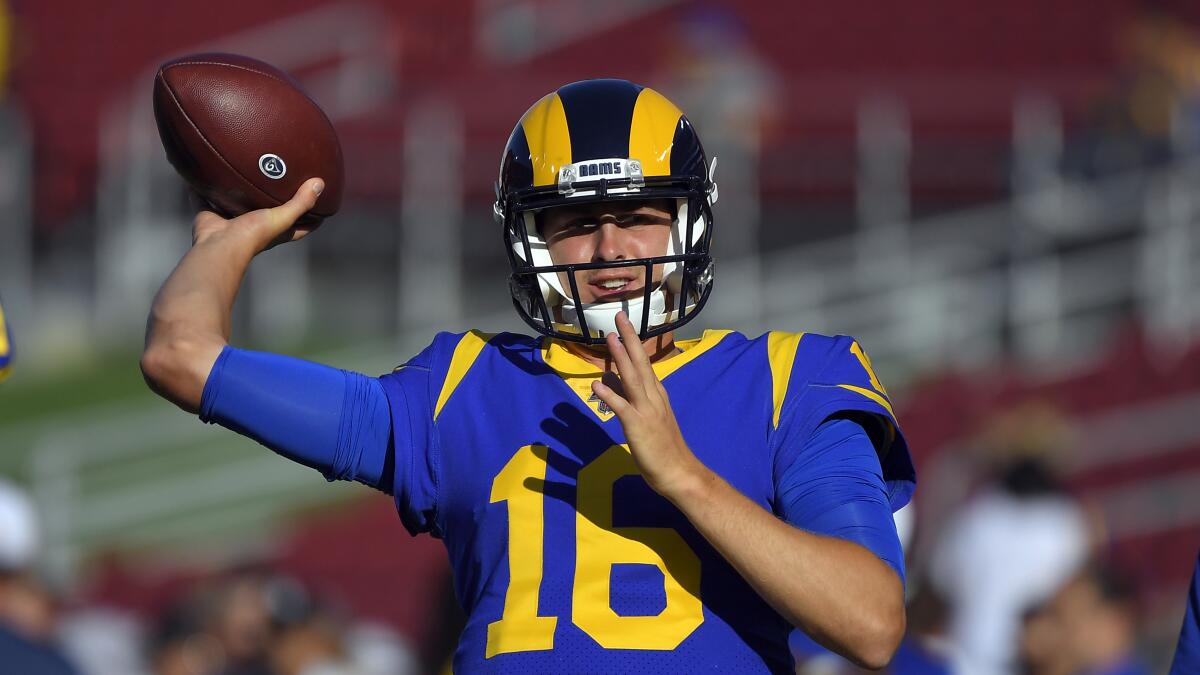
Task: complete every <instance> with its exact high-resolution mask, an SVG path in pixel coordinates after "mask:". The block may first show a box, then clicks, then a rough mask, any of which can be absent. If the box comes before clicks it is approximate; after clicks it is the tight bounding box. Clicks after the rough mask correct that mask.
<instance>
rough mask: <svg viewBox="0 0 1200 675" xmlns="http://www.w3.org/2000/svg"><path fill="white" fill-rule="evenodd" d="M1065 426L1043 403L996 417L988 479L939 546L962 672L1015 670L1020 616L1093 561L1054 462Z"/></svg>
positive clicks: (942, 585)
mask: <svg viewBox="0 0 1200 675" xmlns="http://www.w3.org/2000/svg"><path fill="white" fill-rule="evenodd" d="M1065 431H1066V429H1065V425H1064V424H1063V422H1062V421H1061V420H1060V419H1059V417H1058V416H1057V414H1056V413H1055V412H1054V411H1053V410H1051V409H1049V408H1046V407H1042V406H1036V405H1029V406H1024V407H1020V408H1017V409H1014V410H1013V411H1012V412H1009V413H1007V414H1005V415H1002V416H1000V417H998V418H997V419H996V420H995V421H994V423H993V424H992V425H991V427H990V429H989V430H988V432H987V433H986V434H985V438H984V442H983V444H982V449H983V450H984V456H983V459H984V462H985V465H986V472H987V476H988V480H987V483H986V484H985V486H984V487H983V488H982V489H981V490H980V491H979V492H978V493H977V494H976V495H975V496H974V497H972V498H970V499H969V500H968V501H967V503H966V505H965V506H964V507H963V508H962V509H961V510H960V511H959V512H958V513H957V515H956V517H954V518H953V519H952V520H951V522H950V524H949V526H948V527H947V528H946V529H945V530H944V531H943V532H942V533H941V537H940V538H939V541H938V543H937V545H936V546H935V550H934V552H933V558H932V562H931V571H930V577H931V579H932V580H933V582H934V583H935V584H936V585H937V591H938V592H939V593H940V594H941V595H942V596H943V597H945V598H946V600H947V601H948V603H949V605H950V607H951V611H950V638H951V641H952V643H953V644H954V646H955V648H956V658H957V659H958V662H957V663H956V669H957V671H958V672H963V673H972V674H973V675H974V674H978V675H993V674H999V673H1010V672H1014V668H1015V662H1016V656H1017V655H1016V645H1017V644H1018V642H1019V639H1018V630H1019V626H1020V619H1021V615H1022V613H1023V612H1024V611H1025V610H1026V609H1027V608H1029V607H1032V606H1036V605H1038V604H1040V603H1042V602H1044V601H1045V600H1046V599H1047V598H1049V597H1050V596H1051V594H1053V593H1054V591H1055V590H1056V589H1058V588H1059V587H1060V586H1061V585H1062V583H1063V582H1064V581H1065V580H1066V579H1067V578H1068V577H1069V575H1070V574H1071V573H1072V572H1073V571H1074V570H1076V569H1078V568H1079V566H1080V565H1081V564H1082V562H1083V560H1084V559H1085V558H1086V555H1087V552H1088V548H1089V543H1088V540H1089V536H1088V527H1087V521H1086V519H1085V517H1084V513H1083V510H1082V509H1081V508H1080V506H1079V505H1078V504H1077V503H1076V502H1075V501H1074V500H1073V499H1072V498H1071V497H1069V496H1068V495H1067V494H1066V493H1065V492H1064V491H1063V489H1062V488H1061V487H1060V485H1059V482H1058V478H1057V476H1056V471H1055V468H1054V467H1055V464H1054V455H1055V453H1060V452H1061V450H1062V449H1063V447H1064V445H1065V442H1066V438H1065V437H1066V434H1065Z"/></svg>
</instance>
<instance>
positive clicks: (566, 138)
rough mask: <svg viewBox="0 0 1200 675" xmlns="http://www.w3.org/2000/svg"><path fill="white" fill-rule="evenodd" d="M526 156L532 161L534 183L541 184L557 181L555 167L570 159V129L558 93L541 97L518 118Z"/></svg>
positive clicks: (556, 169) (556, 168)
mask: <svg viewBox="0 0 1200 675" xmlns="http://www.w3.org/2000/svg"><path fill="white" fill-rule="evenodd" d="M521 128H522V129H524V131H525V142H526V143H527V144H528V145H529V160H530V162H531V163H532V164H533V184H534V185H535V186H538V187H541V186H545V185H555V184H557V183H558V169H559V167H562V166H565V165H567V164H570V163H571V132H570V131H569V130H568V129H567V115H566V113H565V112H564V111H563V104H562V100H561V99H559V97H558V93H557V92H555V93H552V94H547V95H546V96H543V97H542V100H540V101H538V102H537V103H535V104H534V105H533V107H532V108H530V109H529V112H527V113H525V117H523V118H521Z"/></svg>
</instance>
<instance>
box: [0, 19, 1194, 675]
mask: <svg viewBox="0 0 1200 675" xmlns="http://www.w3.org/2000/svg"><path fill="white" fill-rule="evenodd" d="M200 51H230V52H237V53H242V54H247V55H250V56H254V57H257V58H260V59H263V60H266V61H268V62H270V63H273V64H275V65H277V66H279V67H281V68H283V69H285V70H287V71H289V72H291V73H292V74H294V75H295V76H296V77H297V78H298V79H299V80H300V81H301V82H302V83H303V84H304V86H305V87H306V88H307V90H308V92H309V93H310V94H311V95H312V96H313V98H314V99H315V100H316V101H317V102H318V103H320V104H321V106H322V107H323V108H324V109H325V111H326V112H327V113H328V114H329V116H330V118H331V119H332V120H333V122H334V125H335V126H336V128H337V130H338V132H339V134H340V136H341V140H342V145H343V150H344V153H345V157H346V178H347V188H346V190H347V192H346V200H345V203H344V205H343V208H342V211H341V213H339V215H338V216H337V217H336V218H334V219H333V220H331V221H329V222H327V223H326V224H325V226H324V228H322V230H321V231H320V232H319V233H318V234H317V235H316V236H313V237H311V238H309V239H307V240H305V241H304V243H303V244H301V245H297V246H288V247H283V248H279V249H275V250H272V251H271V252H269V253H267V254H265V255H264V256H262V257H261V258H260V259H258V260H257V261H256V262H255V264H254V266H253V268H252V270H251V274H250V276H249V279H248V280H247V284H246V286H245V287H244V289H243V293H242V295H241V297H240V298H239V301H238V307H237V316H236V320H235V329H234V332H235V342H236V343H238V344H239V345H242V346H250V347H255V348H262V349H269V350H274V351H280V352H285V353H289V354H296V355H302V356H305V357H308V358H312V359H316V360H319V361H322V362H325V363H329V364H333V365H336V366H339V367H342V368H347V369H355V370H359V371H362V372H366V373H370V374H380V373H384V372H388V371H390V370H391V368H392V367H393V366H394V365H396V364H399V363H402V362H403V361H405V360H406V359H407V358H408V357H409V356H411V355H412V354H415V353H416V352H417V351H418V350H419V349H421V348H422V347H423V346H424V345H426V344H427V343H428V341H429V340H430V338H431V337H432V335H433V333H434V332H435V331H438V330H463V329H467V328H481V329H484V330H487V331H500V330H520V329H522V328H523V326H522V325H521V324H520V323H519V320H518V319H517V316H516V314H515V312H514V311H513V310H512V309H511V302H510V299H509V294H508V291H507V285H506V275H507V272H508V269H507V263H506V261H505V258H504V256H503V254H502V252H501V248H500V246H501V235H500V231H499V229H498V227H497V226H495V225H494V224H493V221H492V214H491V203H492V200H493V184H494V181H495V179H496V173H497V169H498V166H499V159H500V152H501V150H502V147H503V144H504V142H505V140H506V139H507V136H508V134H509V132H510V131H511V130H512V127H513V124H514V123H515V122H516V120H517V119H518V118H519V116H520V115H521V114H522V113H523V112H524V110H525V109H526V108H527V107H528V106H529V105H530V104H532V102H533V101H535V100H536V99H537V98H539V97H540V96H542V95H543V94H545V93H546V92H548V91H551V90H552V89H554V88H556V87H557V86H559V85H561V84H564V83H566V82H570V81H574V80H577V79H584V78H588V77H598V76H617V77H623V78H627V79H632V80H635V81H638V82H641V83H644V84H647V85H649V86H653V87H655V88H657V89H659V90H660V91H662V92H663V93H665V94H666V95H667V96H668V97H669V98H671V99H672V100H673V101H675V102H676V103H677V104H678V105H679V106H680V107H681V108H682V109H683V110H684V111H685V112H686V113H687V115H688V116H689V117H690V119H691V120H692V121H693V123H694V124H695V126H696V128H697V130H698V131H699V133H700V136H701V138H702V139H703V141H704V143H705V145H706V147H707V150H708V153H709V156H710V157H711V156H714V155H715V156H717V157H719V158H720V162H719V169H718V170H717V174H716V177H717V180H718V183H719V184H720V186H721V200H720V203H719V204H718V205H717V207H716V210H715V217H716V230H715V232H716V235H715V243H714V246H715V255H716V258H717V268H716V269H717V285H716V292H715V293H714V295H713V299H712V301H711V302H710V304H709V305H708V308H707V309H706V310H705V312H704V314H703V315H702V316H701V318H700V319H698V320H697V321H696V322H695V323H693V324H692V325H690V326H689V327H688V329H689V331H688V332H698V331H699V330H700V329H701V328H704V327H731V328H736V329H738V330H740V331H742V332H744V333H746V334H748V335H757V334H759V333H760V332H762V331H765V330H768V329H778V330H789V331H801V330H803V331H815V332H824V333H835V334H836V333H846V334H852V335H855V336H856V337H857V338H859V340H860V341H861V342H862V344H863V345H864V346H865V347H866V349H867V350H868V351H869V352H870V353H871V355H872V357H873V358H874V361H875V365H876V367H877V370H878V371H879V372H880V374H881V378H882V379H883V381H884V382H885V383H886V384H887V385H888V386H889V388H890V391H891V392H892V395H893V400H894V401H895V402H896V403H897V408H898V412H899V416H900V419H901V422H902V424H903V425H904V428H905V430H906V433H907V435H908V439H909V442H910V445H911V447H912V450H913V454H914V456H915V458H916V461H917V464H918V475H919V480H918V490H917V495H916V500H915V504H914V506H913V507H911V508H909V509H907V510H906V511H905V512H904V513H903V515H902V516H901V521H902V525H903V527H902V528H901V529H902V531H903V532H904V533H905V538H906V540H907V554H908V557H909V571H908V580H909V583H908V593H909V596H910V600H911V603H910V610H909V626H910V633H911V635H910V639H909V640H908V641H907V642H906V645H905V647H904V649H903V650H902V653H901V655H900V656H899V657H898V658H897V661H896V663H895V664H894V665H893V672H899V673H905V672H956V673H968V674H970V673H984V674H988V673H1016V672H1025V673H1047V674H1049V673H1054V674H1062V675H1068V674H1071V673H1091V672H1109V671H1107V670H1103V669H1104V668H1107V667H1111V666H1112V665H1113V664H1121V663H1129V664H1134V665H1132V666H1131V668H1134V670H1131V671H1129V672H1163V671H1165V669H1166V665H1167V664H1168V663H1169V659H1170V655H1171V654H1172V652H1173V650H1174V645H1175V640H1176V637H1177V636H1178V631H1179V625H1180V620H1181V617H1182V615H1183V605H1184V597H1185V594H1186V590H1187V583H1188V579H1189V576H1190V572H1191V570H1192V568H1193V565H1194V564H1195V560H1196V554H1197V549H1198V548H1200V426H1197V425H1196V424H1195V420H1196V418H1197V416H1198V415H1200V4H1197V3H1195V2H1194V1H1192V0H1159V1H1157V2H1149V1H1147V0H1053V1H1052V2H1044V1H1040V0H1037V1H1035V0H1007V1H1006V2H972V3H963V2H948V1H945V0H924V1H921V2H909V3H866V4H864V3H818V2H810V1H796V2H788V3H768V2H751V1H748V0H746V1H743V2H736V3H735V2H732V1H721V0H705V1H696V0H639V1H635V0H607V1H606V2H604V3H596V2H586V1H585V0H443V1H442V2H438V3H430V2H414V1H399V2H395V1H393V2H383V1H382V0H379V1H369V0H359V1H353V0H347V1H344V2H329V1H318V0H295V1H292V2H287V3H284V2H243V1H240V0H206V2H203V3H200V2H197V3H163V2H157V1H151V0H122V1H118V2H112V3H82V2H70V1H68V0H0V214H2V215H0V298H2V300H3V307H4V317H5V319H7V322H8V324H9V325H8V328H9V329H10V331H11V334H12V346H13V363H12V373H11V377H9V378H8V379H7V381H5V382H4V384H3V385H0V477H2V479H3V480H4V483H3V485H2V486H0V638H3V639H0V655H4V654H14V653H16V652H6V651H5V650H6V649H17V648H16V647H12V646H10V645H9V642H7V640H8V638H7V637H5V636H7V635H9V634H10V633H11V634H12V635H13V636H18V637H17V638H15V639H18V640H25V641H27V642H28V643H29V644H32V645H34V646H35V647H36V649H37V650H42V651H37V656H36V658H37V659H42V661H40V662H39V663H42V662H44V663H54V664H59V665H58V666H53V667H62V668H68V667H69V666H67V665H65V664H63V663H60V662H59V661H58V660H57V659H59V658H60V657H64V656H65V658H66V659H68V660H69V661H70V662H71V663H72V664H74V665H73V667H74V668H75V669H77V672H80V673H84V674H86V675H92V674H96V675H107V674H109V673H112V674H114V675H115V674H118V673H120V674H132V675H142V674H149V673H162V674H165V675H176V674H179V675H182V674H184V673H198V674H199V673H203V674H209V673H212V674H215V673H277V674H280V675H293V674H295V675H300V674H302V673H303V674H306V675H315V674H318V673H325V674H329V673H347V674H349V673H360V674H363V675H370V674H373V673H406V672H414V673H416V672H437V671H439V670H440V669H442V668H443V667H444V664H445V663H446V659H447V656H448V654H449V653H450V650H451V649H452V645H453V643H454V641H455V640H456V637H457V630H458V626H459V625H460V622H461V617H460V615H459V613H458V610H457V607H456V604H455V601H454V599H453V592H452V591H451V590H450V587H449V585H448V581H449V576H448V575H449V572H448V568H447V565H446V560H445V554H444V552H443V551H442V548H441V545H440V543H439V542H437V541H435V540H432V539H429V538H418V539H413V538H410V537H409V536H408V535H407V534H406V533H405V532H404V530H403V528H402V526H401V525H400V523H399V520H398V518H396V517H395V515H394V512H393V507H392V505H391V503H390V501H389V499H388V498H387V497H385V496H383V495H380V494H378V493H375V492H373V491H371V490H369V489H367V488H362V487H360V486H356V485H348V484H327V483H325V482H324V480H323V479H322V478H321V477H320V476H319V475H318V474H317V473H316V472H314V471H311V470H308V469H304V468H302V467H299V466H295V465H292V464H290V463H289V462H287V461H285V460H283V459H280V458H278V457H276V456H274V455H273V454H272V453H271V452H269V451H267V450H265V449H263V448H261V447H259V446H257V445H255V444H253V443H252V442H249V441H245V440H243V439H240V438H238V437H235V436H233V435H232V434H230V433H228V432H224V431H222V430H219V429H212V428H208V427H206V426H205V425H202V424H200V423H198V422H197V421H196V420H195V418H193V417H191V416H188V415H186V414H184V413H182V412H180V411H178V410H176V409H174V408H173V407H172V406H170V405H169V404H168V403H166V402H164V401H162V400H161V399H158V398H156V397H155V396H154V395H153V394H151V393H150V391H149V390H148V389H147V388H146V387H145V385H144V384H143V382H142V379H141V376H140V373H139V371H138V365H137V359H138V356H139V353H140V349H141V343H142V334H143V329H144V325H145V323H144V322H145V317H146V313H147V309H148V307H149V304H150V300H151V298H152V296H153V293H154V292H155V290H156V289H157V287H158V286H159V284H161V282H162V280H163V279H164V278H165V276H166V275H167V273H168V272H169V271H170V269H171V268H172V267H173V266H174V264H175V263H176V261H177V260H178V259H179V257H180V256H181V255H182V254H183V252H184V251H185V250H186V247H187V246H188V244H189V241H190V237H189V226H190V217H191V214H190V212H189V209H188V200H187V196H186V193H185V191H184V186H183V183H182V181H181V180H180V179H179V178H178V177H177V176H176V175H175V174H174V172H173V170H172V169H171V167H170V166H169V165H168V164H167V162H166V160H165V156H164V153H163V151H162V147H161V145H160V144H159V141H158V137H157V133H156V129H155V125H154V123H153V117H152V111H151V104H150V93H151V81H152V76H153V73H154V71H155V70H156V68H157V66H158V64H159V63H161V62H162V61H164V60H167V59H169V58H172V57H175V56H178V55H182V54H186V53H192V52H200ZM0 332H2V331H0ZM13 644H16V643H13ZM795 650H796V652H797V655H798V658H799V661H800V665H799V666H798V668H799V669H800V670H801V671H803V672H811V673H840V672H847V671H848V666H846V665H845V664H844V663H842V662H840V661H839V660H837V659H835V658H832V657H829V656H828V655H826V654H822V653H820V651H819V650H817V649H815V648H812V647H811V646H810V645H807V644H804V643H803V641H801V640H797V642H796V645H795ZM35 651H36V650H35ZM10 658H15V657H11V656H10ZM30 658H34V657H30ZM12 663H18V662H17V661H3V657H2V656H0V671H3V672H6V673H7V672H10V671H9V670H5V668H6V667H11V666H6V665H5V664H12ZM47 667H50V666H47ZM30 668H31V669H29V670H24V669H20V668H18V670H14V671H12V672H42V671H35V670H32V666H31V667H30ZM921 668H926V669H930V670H921ZM939 668H940V669H941V670H937V669H939ZM45 672H60V671H57V670H53V671H45ZM61 672H72V671H71V670H63V671H61ZM1121 672H1126V671H1121Z"/></svg>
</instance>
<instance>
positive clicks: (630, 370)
mask: <svg viewBox="0 0 1200 675" xmlns="http://www.w3.org/2000/svg"><path fill="white" fill-rule="evenodd" d="M619 326H620V324H618V327H619ZM605 343H606V344H607V345H608V353H609V354H610V355H611V356H612V359H613V363H614V364H616V366H617V374H618V375H620V376H621V382H622V384H624V385H625V395H626V396H628V397H629V400H630V401H632V402H633V403H634V404H635V405H636V404H638V403H641V402H642V401H644V400H645V398H646V392H645V389H644V388H643V385H642V380H641V378H640V377H639V376H638V372H637V368H636V367H634V365H633V362H632V361H630V360H629V352H628V351H627V350H626V345H625V343H622V342H621V340H620V339H618V338H617V336H616V335H615V334H613V333H609V334H608V335H607V336H606V337H605Z"/></svg>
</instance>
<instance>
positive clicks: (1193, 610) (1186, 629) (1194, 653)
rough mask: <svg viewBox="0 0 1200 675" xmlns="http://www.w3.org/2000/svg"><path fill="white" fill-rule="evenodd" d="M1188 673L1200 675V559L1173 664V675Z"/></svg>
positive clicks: (1193, 576) (1193, 578) (1189, 594)
mask: <svg viewBox="0 0 1200 675" xmlns="http://www.w3.org/2000/svg"><path fill="white" fill-rule="evenodd" d="M1186 673H1200V559H1198V560H1197V561H1196V571H1195V572H1194V573H1193V574H1192V587H1191V590H1190V591H1188V602H1187V613H1186V614H1185V615H1184V617H1183V628H1182V629H1180V631H1179V646H1178V647H1176V648H1175V661H1174V663H1172V664H1171V675H1185V674H1186Z"/></svg>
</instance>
